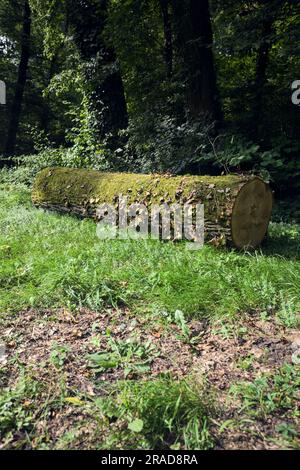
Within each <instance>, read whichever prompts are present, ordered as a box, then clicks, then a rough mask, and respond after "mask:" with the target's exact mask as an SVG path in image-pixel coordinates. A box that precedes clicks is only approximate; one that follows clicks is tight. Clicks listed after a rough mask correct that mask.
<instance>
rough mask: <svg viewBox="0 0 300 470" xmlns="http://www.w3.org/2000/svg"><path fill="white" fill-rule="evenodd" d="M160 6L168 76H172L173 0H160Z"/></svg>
mask: <svg viewBox="0 0 300 470" xmlns="http://www.w3.org/2000/svg"><path fill="white" fill-rule="evenodd" d="M159 3H160V8H161V12H162V17H163V23H164V35H165V53H164V55H165V64H166V69H167V78H169V79H170V78H171V77H172V72H173V38H172V21H171V14H170V9H171V0H160V2H159Z"/></svg>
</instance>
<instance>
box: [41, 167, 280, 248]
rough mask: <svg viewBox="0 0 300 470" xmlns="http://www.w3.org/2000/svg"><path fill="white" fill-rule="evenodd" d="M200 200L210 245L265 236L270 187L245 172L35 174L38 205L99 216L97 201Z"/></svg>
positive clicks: (254, 241)
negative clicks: (222, 174)
mask: <svg viewBox="0 0 300 470" xmlns="http://www.w3.org/2000/svg"><path fill="white" fill-rule="evenodd" d="M120 195H122V196H127V197H128V204H132V203H142V204H144V205H145V206H146V207H147V208H149V209H150V208H151V206H152V205H153V204H159V205H161V204H164V203H167V204H169V205H171V204H175V203H179V204H184V203H189V204H197V203H203V204H204V208H205V239H206V241H207V242H209V243H213V244H214V245H224V244H228V243H229V244H232V245H233V246H235V247H236V248H238V249H241V248H250V247H251V248H255V247H257V246H258V245H259V244H260V243H261V242H262V240H263V239H264V237H265V235H266V232H267V229H268V225H269V221H270V217H271V213H272V205H273V197H272V192H271V190H270V188H269V186H268V185H267V184H266V183H265V182H264V181H263V180H261V179H260V178H258V177H253V176H249V175H225V176H171V175H142V174H127V173H101V172H98V171H93V170H81V169H72V168H47V169H44V170H42V171H41V172H40V173H39V174H38V175H37V177H36V180H35V183H34V187H33V191H32V201H33V203H34V204H35V205H36V206H37V207H40V208H44V209H49V210H55V211H57V212H61V213H70V214H74V215H77V216H80V217H90V218H93V219H95V220H96V219H97V216H96V210H97V207H98V206H99V205H100V204H108V203H109V204H114V205H115V206H116V205H117V204H118V198H119V196H120Z"/></svg>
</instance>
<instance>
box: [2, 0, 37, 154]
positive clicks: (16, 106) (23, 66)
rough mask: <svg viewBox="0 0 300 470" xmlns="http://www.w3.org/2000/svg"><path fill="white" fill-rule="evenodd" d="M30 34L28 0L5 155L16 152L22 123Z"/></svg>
mask: <svg viewBox="0 0 300 470" xmlns="http://www.w3.org/2000/svg"><path fill="white" fill-rule="evenodd" d="M30 36H31V10H30V6H29V2H28V0H25V1H24V12H23V30H22V43H21V59H20V63H19V69H18V79H17V83H16V88H15V95H14V99H13V103H12V107H11V117H10V121H9V125H8V132H7V140H6V146H5V155H7V156H10V155H13V154H14V153H15V148H16V140H17V134H18V129H19V123H20V116H21V110H22V102H23V96H24V90H25V85H26V81H27V71H28V63H29V59H30Z"/></svg>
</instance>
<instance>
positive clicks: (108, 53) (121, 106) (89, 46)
mask: <svg viewBox="0 0 300 470" xmlns="http://www.w3.org/2000/svg"><path fill="white" fill-rule="evenodd" d="M107 7H108V2H107V1H106V0H98V2H94V3H91V2H89V1H79V0H76V1H75V2H72V15H71V17H70V22H71V23H72V24H73V26H74V29H75V41H76V43H77V46H78V49H79V51H80V53H81V56H82V59H83V60H85V61H86V62H87V64H88V63H89V62H90V61H91V60H94V61H95V60H96V61H97V65H96V67H95V68H96V70H95V71H93V72H91V68H90V67H87V71H86V80H87V85H88V88H90V109H91V111H92V112H94V114H95V116H96V119H97V130H98V135H99V138H100V139H102V138H103V137H105V135H106V134H108V133H112V134H114V135H115V134H117V133H118V131H119V130H120V129H124V128H126V127H127V125H128V114H127V105H126V99H125V92H124V86H123V81H122V77H121V73H120V70H119V66H118V61H117V57H116V53H115V51H114V49H113V48H112V47H108V46H107V45H106V44H105V41H104V39H103V30H104V26H105V22H106V18H107ZM101 70H105V71H106V72H105V77H103V76H102V75H101V73H99V72H101Z"/></svg>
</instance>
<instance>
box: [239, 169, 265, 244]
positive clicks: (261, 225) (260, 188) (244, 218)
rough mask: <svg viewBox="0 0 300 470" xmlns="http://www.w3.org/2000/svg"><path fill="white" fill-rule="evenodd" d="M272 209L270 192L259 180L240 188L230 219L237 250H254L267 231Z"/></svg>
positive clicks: (256, 179)
mask: <svg viewBox="0 0 300 470" xmlns="http://www.w3.org/2000/svg"><path fill="white" fill-rule="evenodd" d="M272 207H273V195H272V192H271V190H270V188H269V186H268V185H267V184H265V183H264V182H263V181H262V180H261V179H259V178H255V179H254V180H252V181H249V182H248V183H246V184H245V185H244V186H243V187H242V189H241V190H240V192H239V193H238V195H237V198H236V200H235V204H234V207H233V212H232V218H231V236H232V241H233V244H234V245H235V246H236V247H237V248H239V249H242V248H244V249H245V248H256V247H257V246H259V245H260V244H261V242H262V241H263V239H264V237H265V235H266V233H267V230H268V225H269V222H270V218H271V215H272Z"/></svg>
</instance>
